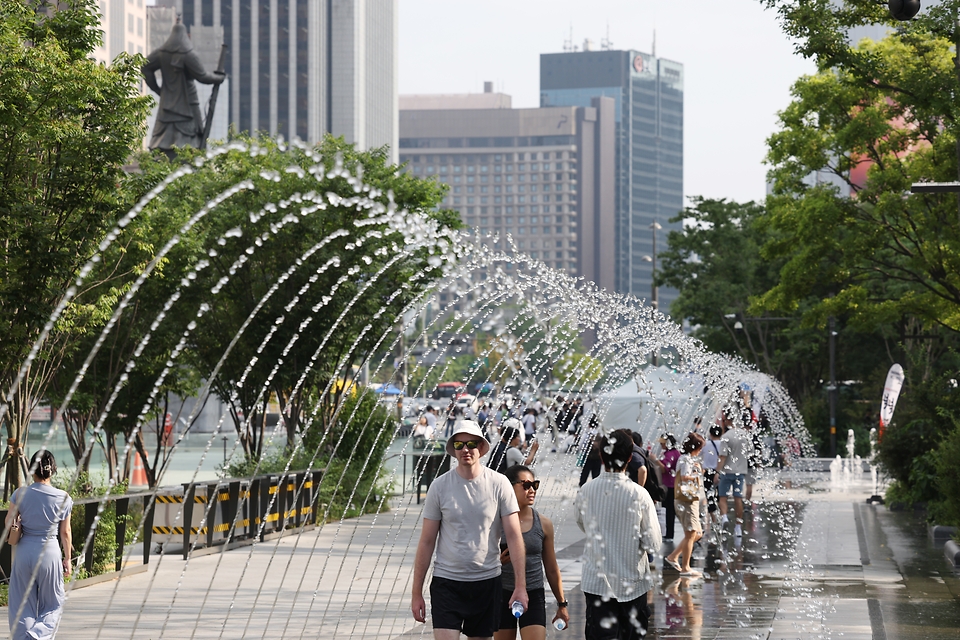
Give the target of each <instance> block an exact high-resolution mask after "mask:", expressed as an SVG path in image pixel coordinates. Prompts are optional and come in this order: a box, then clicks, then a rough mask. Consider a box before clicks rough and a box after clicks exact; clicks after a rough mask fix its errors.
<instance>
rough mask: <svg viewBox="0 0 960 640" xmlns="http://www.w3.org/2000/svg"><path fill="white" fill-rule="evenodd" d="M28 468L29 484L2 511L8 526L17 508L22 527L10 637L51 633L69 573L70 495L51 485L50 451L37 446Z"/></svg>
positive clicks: (29, 638)
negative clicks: (31, 478) (61, 544)
mask: <svg viewBox="0 0 960 640" xmlns="http://www.w3.org/2000/svg"><path fill="white" fill-rule="evenodd" d="M30 468H31V469H33V484H32V485H30V486H29V487H20V488H19V489H17V490H16V491H14V492H13V496H11V498H10V503H11V505H13V508H11V509H10V511H9V512H7V526H8V527H11V528H13V527H14V526H16V525H15V522H16V518H17V514H19V515H20V525H19V526H20V528H21V536H20V541H19V542H18V543H17V545H16V547H15V549H16V552H15V554H14V559H13V570H12V572H11V576H10V591H9V603H10V604H9V613H8V615H9V621H10V637H11V638H12V639H13V640H34V639H37V640H44V639H46V638H53V636H54V634H55V633H56V631H57V625H58V624H59V622H60V612H61V611H62V609H63V601H64V591H63V579H64V576H67V577H69V576H70V556H71V551H72V544H73V541H72V536H71V534H70V511H71V509H73V500H72V499H71V498H70V496H69V495H67V493H66V492H65V491H61V490H60V489H57V488H55V487H52V486H50V478H51V477H53V475H54V474H55V473H56V472H57V461H56V460H55V459H54V457H53V454H52V453H50V452H49V451H46V450H40V451H37V452H36V453H35V454H33V459H32V460H31V461H30ZM58 532H59V534H60V542H62V543H63V551H64V552H63V556H61V555H60V545H59V543H58V541H57V533H58Z"/></svg>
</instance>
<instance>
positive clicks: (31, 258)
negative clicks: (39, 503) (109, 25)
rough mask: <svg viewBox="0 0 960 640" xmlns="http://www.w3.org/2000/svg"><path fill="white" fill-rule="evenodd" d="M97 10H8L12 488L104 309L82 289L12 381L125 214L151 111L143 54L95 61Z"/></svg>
mask: <svg viewBox="0 0 960 640" xmlns="http://www.w3.org/2000/svg"><path fill="white" fill-rule="evenodd" d="M97 13H98V7H96V6H95V3H94V2H93V0H71V1H70V2H66V3H52V2H33V3H31V2H23V1H21V0H13V1H11V2H4V3H3V4H2V6H0V159H2V160H0V171H2V175H0V226H2V228H3V230H4V242H3V243H0V334H2V335H3V336H4V339H3V340H2V341H0V393H2V394H3V396H2V398H0V400H2V403H3V405H5V406H4V408H5V409H6V410H7V411H6V413H5V416H4V418H3V422H4V424H5V427H6V431H7V436H8V438H10V439H11V441H12V442H15V443H17V444H16V445H15V446H13V447H12V449H11V450H10V452H9V453H10V454H11V457H9V458H8V459H9V460H10V464H8V465H7V486H8V488H12V487H14V486H16V485H18V484H19V481H20V478H19V464H18V460H17V458H18V457H19V456H22V447H23V445H24V443H25V441H26V433H27V427H28V425H29V416H30V412H31V410H32V409H33V408H34V407H35V406H36V405H37V404H38V403H39V402H40V400H41V399H42V398H43V397H44V394H45V392H46V388H47V385H48V383H49V381H50V378H51V377H52V376H53V375H54V374H55V372H56V371H57V369H58V367H59V365H60V362H61V360H62V359H63V358H64V357H68V356H69V354H70V349H71V345H72V344H73V343H72V339H73V338H74V337H75V336H77V335H79V334H82V333H84V332H86V331H89V330H91V327H93V326H95V325H96V324H97V323H98V322H101V321H102V319H103V314H104V302H105V301H103V300H101V299H99V298H98V297H97V296H96V295H95V294H92V293H91V292H90V291H87V290H83V289H81V290H79V291H78V292H77V303H76V304H75V305H73V306H71V307H70V308H69V309H68V311H67V312H66V313H64V314H63V315H62V316H61V318H60V321H59V322H58V323H57V324H56V325H55V326H54V327H52V331H51V332H50V337H49V338H48V339H47V340H46V342H45V343H44V346H43V349H42V350H41V351H40V352H39V353H38V354H37V357H36V359H35V360H34V361H33V364H32V366H30V367H28V368H26V369H25V370H24V373H25V377H24V379H23V381H22V383H21V384H20V385H19V386H17V387H14V381H15V380H16V378H17V376H18V374H19V372H20V369H21V365H22V364H23V363H24V362H25V361H26V359H27V355H28V353H29V351H30V349H31V347H32V346H33V345H34V343H35V342H36V341H37V340H38V338H39V337H40V335H41V332H42V330H43V328H44V326H45V324H46V322H47V320H48V318H49V317H50V316H51V313H52V312H53V311H54V309H55V308H57V306H58V305H59V304H60V303H61V301H63V299H64V296H65V295H66V294H67V291H68V288H69V286H70V285H71V283H72V282H73V281H74V279H75V278H76V275H77V270H78V269H79V268H80V266H81V265H83V264H84V263H85V262H86V260H87V259H88V258H89V257H90V256H91V255H92V254H93V253H94V251H95V250H96V248H97V245H98V244H99V242H100V241H101V240H102V238H103V236H104V233H105V232H106V230H107V229H109V228H110V227H111V226H113V224H114V223H115V221H116V220H117V219H118V217H119V215H120V214H121V213H122V212H123V211H125V210H126V203H125V202H124V199H123V194H122V192H121V191H120V190H118V189H117V185H118V183H120V182H121V181H122V180H123V166H124V164H125V162H126V161H127V159H128V158H129V156H130V153H131V150H133V149H135V148H136V147H137V146H138V145H139V143H140V141H141V140H142V138H143V131H144V125H143V123H144V120H145V118H146V112H147V109H148V107H149V104H150V100H149V99H148V98H144V97H141V96H140V95H139V85H140V72H139V68H140V61H139V60H138V58H137V57H135V56H127V55H121V56H120V57H118V58H117V60H116V61H115V62H114V63H113V64H112V65H109V66H104V65H100V64H98V63H96V62H95V61H93V60H92V57H91V56H92V52H93V49H94V47H95V46H97V45H98V44H99V42H100V38H101V32H100V31H99V29H97V28H96V27H97V25H98V16H97Z"/></svg>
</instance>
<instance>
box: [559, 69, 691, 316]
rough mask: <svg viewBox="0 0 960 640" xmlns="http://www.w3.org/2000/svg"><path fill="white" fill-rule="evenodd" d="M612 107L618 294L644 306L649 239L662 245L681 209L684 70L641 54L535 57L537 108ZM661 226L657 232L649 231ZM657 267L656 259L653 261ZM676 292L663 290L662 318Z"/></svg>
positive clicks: (649, 276)
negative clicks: (597, 100)
mask: <svg viewBox="0 0 960 640" xmlns="http://www.w3.org/2000/svg"><path fill="white" fill-rule="evenodd" d="M597 96H608V97H611V98H613V99H614V101H615V103H616V112H615V120H616V138H617V142H616V148H617V158H616V193H617V197H616V232H615V234H614V237H615V241H614V242H615V245H616V246H615V247H612V249H615V251H616V287H617V291H619V292H621V293H629V294H632V295H634V296H637V297H641V298H646V299H649V298H650V296H651V286H652V275H653V270H652V262H651V259H652V258H653V256H654V246H653V245H654V233H656V250H657V251H658V252H662V251H663V250H664V249H665V248H666V246H667V234H668V233H669V231H670V230H679V229H680V228H681V223H680V222H669V220H670V219H671V218H673V217H674V216H676V215H677V213H679V212H680V211H681V210H682V209H683V205H684V202H683V65H681V64H680V63H677V62H673V61H670V60H664V59H659V58H655V57H654V56H652V55H649V54H646V53H640V52H638V51H574V52H565V53H549V54H542V55H541V56H540V106H541V107H556V106H589V105H590V100H591V99H592V98H594V97H597ZM654 223H659V224H660V225H661V226H662V229H660V230H659V231H656V232H655V231H654V230H653V229H652V228H651V226H652V225H654ZM657 265H658V266H659V258H658V259H657ZM676 295H677V292H676V291H675V290H672V289H668V288H664V287H661V288H660V291H659V306H660V309H661V310H662V311H663V312H664V313H668V312H669V311H670V303H671V302H672V301H673V300H674V299H675V298H676Z"/></svg>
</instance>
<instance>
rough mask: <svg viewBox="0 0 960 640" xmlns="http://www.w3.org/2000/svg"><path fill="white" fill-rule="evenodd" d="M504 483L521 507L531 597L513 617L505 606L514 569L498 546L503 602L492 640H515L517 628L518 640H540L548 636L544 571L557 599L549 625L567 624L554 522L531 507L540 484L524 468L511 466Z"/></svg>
mask: <svg viewBox="0 0 960 640" xmlns="http://www.w3.org/2000/svg"><path fill="white" fill-rule="evenodd" d="M506 475H507V480H509V481H510V484H511V485H513V491H514V494H516V496H517V504H518V505H519V506H520V512H519V514H518V515H519V517H520V530H521V531H522V532H523V544H524V550H525V552H526V554H527V556H526V558H527V559H526V573H527V595H528V596H530V606H529V607H527V610H526V611H524V612H523V615H521V616H520V618H516V617H514V616H513V613H512V612H511V611H510V605H509V603H508V600H509V595H510V592H511V591H512V590H513V565H512V563H511V561H510V550H509V549H507V547H506V543H505V542H501V543H500V549H501V551H500V560H501V561H502V562H503V573H502V574H501V580H502V581H503V598H502V599H501V602H502V604H501V606H500V629H499V630H498V631H497V632H496V633H495V634H493V637H494V640H515V638H516V637H517V627H518V626H519V627H520V638H521V640H542V639H543V638H544V637H545V636H546V633H547V604H546V592H545V590H544V588H543V574H544V571H546V574H547V582H548V583H549V584H550V590H551V591H552V592H553V596H554V597H555V598H556V599H557V612H556V614H554V616H553V619H552V620H551V622H552V623H556V621H557V620H562V621H563V626H564V627H567V626H569V624H570V614H569V613H568V611H567V609H568V606H569V605H568V603H567V601H566V598H564V596H563V580H562V579H561V577H560V565H558V564H557V553H556V549H555V547H554V544H553V541H554V529H553V522H552V521H551V520H550V519H549V518H547V517H545V516H542V515H540V513H539V512H538V511H537V510H536V509H534V508H533V503H534V501H535V500H536V497H537V491H538V490H539V489H540V481H539V480H537V479H536V477H535V476H534V475H533V471H531V470H530V468H529V467H526V466H524V465H514V466H512V467H510V468H509V469H507V474H506Z"/></svg>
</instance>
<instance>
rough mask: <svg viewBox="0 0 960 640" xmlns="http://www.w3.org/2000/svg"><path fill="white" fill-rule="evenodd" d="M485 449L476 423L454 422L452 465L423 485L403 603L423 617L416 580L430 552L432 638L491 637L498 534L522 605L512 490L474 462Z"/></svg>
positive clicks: (525, 601)
mask: <svg viewBox="0 0 960 640" xmlns="http://www.w3.org/2000/svg"><path fill="white" fill-rule="evenodd" d="M489 450H490V443H488V442H487V440H486V438H484V437H483V432H482V431H481V430H480V425H478V424H477V423H476V422H473V421H472V420H464V421H462V422H460V423H458V425H457V427H456V431H455V432H454V433H453V434H452V436H451V437H450V439H449V440H447V445H446V451H447V454H448V455H451V456H455V457H456V459H457V466H456V468H454V469H451V470H450V471H448V472H446V473H444V474H442V475H440V476H438V477H437V479H436V480H434V481H433V482H432V483H431V484H430V488H429V489H428V490H427V497H426V501H425V504H424V508H423V528H422V529H421V532H420V542H419V543H418V545H417V554H416V559H415V561H414V570H413V597H412V602H411V606H410V608H411V611H412V612H413V617H414V619H415V620H417V621H418V622H426V615H427V607H426V602H425V601H424V598H423V586H424V582H425V580H426V576H427V569H428V568H429V566H430V559H431V558H432V557H434V552H436V558H435V561H434V567H433V579H432V580H431V582H430V599H431V604H432V606H431V609H432V614H433V637H434V638H435V639H437V640H456V639H457V638H459V637H460V634H461V632H462V633H463V634H464V635H466V636H468V637H470V638H492V637H493V633H494V631H496V630H497V627H498V622H499V611H500V604H501V603H500V599H501V591H502V588H501V582H500V570H501V562H500V547H499V543H500V538H501V537H503V538H505V539H506V541H507V548H508V549H509V550H510V556H511V557H512V558H513V559H514V565H513V570H514V589H513V593H512V594H511V595H510V598H509V600H510V602H511V603H512V602H514V601H517V602H520V603H521V605H522V606H523V608H524V609H526V608H527V607H528V605H529V598H528V596H527V588H526V587H527V584H526V572H525V566H526V565H525V557H526V554H525V552H524V547H523V536H522V534H521V532H520V519H519V517H518V516H517V512H518V511H519V510H520V509H519V507H518V505H517V497H516V494H515V493H514V491H513V487H512V486H511V485H510V482H509V481H508V480H507V478H506V476H504V475H502V474H499V473H495V472H493V471H492V470H490V469H487V468H486V467H485V466H484V465H482V464H481V463H480V458H481V457H483V456H484V455H485V454H486V453H487V452H488V451H489Z"/></svg>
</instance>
